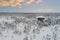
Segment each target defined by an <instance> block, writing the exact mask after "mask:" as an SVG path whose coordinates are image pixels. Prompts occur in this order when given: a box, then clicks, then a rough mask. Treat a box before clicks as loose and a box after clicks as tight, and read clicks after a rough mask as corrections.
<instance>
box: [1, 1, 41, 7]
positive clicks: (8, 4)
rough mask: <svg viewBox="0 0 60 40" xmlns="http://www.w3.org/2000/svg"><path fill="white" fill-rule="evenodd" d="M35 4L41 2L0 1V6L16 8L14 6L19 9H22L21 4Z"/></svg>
mask: <svg viewBox="0 0 60 40" xmlns="http://www.w3.org/2000/svg"><path fill="white" fill-rule="evenodd" d="M35 1H36V3H39V2H40V3H41V2H42V0H28V1H26V0H9V1H6V0H0V6H12V7H16V6H19V7H22V4H21V3H23V4H27V5H29V4H32V2H35Z"/></svg>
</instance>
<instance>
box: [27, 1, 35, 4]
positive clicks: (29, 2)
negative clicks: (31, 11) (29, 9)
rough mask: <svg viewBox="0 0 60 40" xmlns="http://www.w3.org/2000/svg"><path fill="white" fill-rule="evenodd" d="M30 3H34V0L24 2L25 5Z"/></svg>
mask: <svg viewBox="0 0 60 40" xmlns="http://www.w3.org/2000/svg"><path fill="white" fill-rule="evenodd" d="M32 2H34V0H29V1H27V2H26V4H31V3H32Z"/></svg>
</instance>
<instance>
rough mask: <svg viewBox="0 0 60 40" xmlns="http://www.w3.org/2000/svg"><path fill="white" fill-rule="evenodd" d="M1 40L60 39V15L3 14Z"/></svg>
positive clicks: (0, 29)
mask: <svg viewBox="0 0 60 40" xmlns="http://www.w3.org/2000/svg"><path fill="white" fill-rule="evenodd" d="M0 40H60V17H58V16H57V17H55V16H53V17H52V16H44V17H38V16H36V17H31V18H28V17H25V16H13V15H10V16H9V15H5V16H4V15H2V16H0Z"/></svg>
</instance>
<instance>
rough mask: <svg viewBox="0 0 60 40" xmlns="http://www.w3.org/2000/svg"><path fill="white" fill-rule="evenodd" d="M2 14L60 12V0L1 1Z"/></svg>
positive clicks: (0, 9)
mask: <svg viewBox="0 0 60 40" xmlns="http://www.w3.org/2000/svg"><path fill="white" fill-rule="evenodd" d="M0 12H60V0H5V1H3V0H0Z"/></svg>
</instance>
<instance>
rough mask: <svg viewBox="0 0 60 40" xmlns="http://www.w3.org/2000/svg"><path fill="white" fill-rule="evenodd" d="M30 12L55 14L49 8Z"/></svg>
mask: <svg viewBox="0 0 60 40" xmlns="http://www.w3.org/2000/svg"><path fill="white" fill-rule="evenodd" d="M30 12H39V13H50V12H55V10H54V9H51V8H41V9H38V10H32V11H30Z"/></svg>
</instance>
